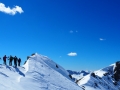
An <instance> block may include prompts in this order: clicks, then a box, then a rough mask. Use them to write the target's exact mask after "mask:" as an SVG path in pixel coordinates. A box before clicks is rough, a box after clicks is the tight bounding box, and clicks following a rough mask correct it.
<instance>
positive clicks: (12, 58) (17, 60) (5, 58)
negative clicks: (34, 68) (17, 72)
mask: <svg viewBox="0 0 120 90" xmlns="http://www.w3.org/2000/svg"><path fill="white" fill-rule="evenodd" d="M7 59H8V60H9V66H12V61H13V60H14V66H15V67H17V66H20V63H21V58H17V57H16V56H15V57H13V56H12V55H10V57H7V56H6V55H4V56H3V64H5V65H6V60H7ZM17 64H18V65H17Z"/></svg>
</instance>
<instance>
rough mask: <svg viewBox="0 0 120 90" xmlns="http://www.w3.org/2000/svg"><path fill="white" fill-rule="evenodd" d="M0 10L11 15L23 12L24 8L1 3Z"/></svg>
mask: <svg viewBox="0 0 120 90" xmlns="http://www.w3.org/2000/svg"><path fill="white" fill-rule="evenodd" d="M0 12H3V13H6V14H9V15H15V14H16V13H20V14H21V13H23V12H24V11H23V10H22V8H21V7H19V6H15V7H13V8H10V7H9V6H8V7H6V6H5V4H3V3H0Z"/></svg>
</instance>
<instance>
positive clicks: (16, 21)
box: [0, 0, 120, 70]
mask: <svg viewBox="0 0 120 90" xmlns="http://www.w3.org/2000/svg"><path fill="white" fill-rule="evenodd" d="M16 6H17V7H16ZM0 17H1V18H0V41H1V43H0V50H1V51H0V56H1V57H3V56H4V55H5V54H6V55H7V56H9V55H13V56H15V55H16V56H18V57H21V59H22V63H24V61H25V60H26V57H27V56H28V55H31V54H32V53H34V52H37V53H39V54H42V55H46V56H48V57H50V58H51V59H52V60H54V61H55V62H56V63H58V64H60V65H61V66H63V67H64V68H65V69H71V70H83V69H84V70H97V69H101V68H103V67H106V66H108V65H110V64H112V63H114V62H116V61H118V60H120V41H119V40H120V1H119V0H114V1H113V0H29V1H26V0H1V1H0ZM70 55H72V56H70ZM0 63H2V60H1V62H0Z"/></svg>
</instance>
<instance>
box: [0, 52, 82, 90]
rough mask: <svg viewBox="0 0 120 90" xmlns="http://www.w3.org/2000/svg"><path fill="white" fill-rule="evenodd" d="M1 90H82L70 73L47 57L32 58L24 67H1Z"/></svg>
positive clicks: (34, 56) (35, 56)
mask: <svg viewBox="0 0 120 90" xmlns="http://www.w3.org/2000/svg"><path fill="white" fill-rule="evenodd" d="M0 90H82V89H81V88H80V87H79V86H78V85H77V84H76V83H74V82H73V81H72V80H71V78H70V77H69V73H68V72H67V71H66V70H65V69H64V68H62V67H61V66H60V65H58V64H56V63H55V62H53V61H52V60H50V59H49V58H48V57H46V56H42V55H39V54H37V53H36V54H35V55H33V56H30V58H29V59H28V60H27V62H26V63H25V65H24V66H22V67H18V68H14V67H13V66H7V65H6V66H5V65H0Z"/></svg>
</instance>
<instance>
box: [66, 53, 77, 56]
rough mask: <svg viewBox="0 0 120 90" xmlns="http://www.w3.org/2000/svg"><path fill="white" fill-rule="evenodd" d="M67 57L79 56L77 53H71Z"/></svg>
mask: <svg viewBox="0 0 120 90" xmlns="http://www.w3.org/2000/svg"><path fill="white" fill-rule="evenodd" d="M67 55H68V56H77V53H76V52H71V53H68V54H67Z"/></svg>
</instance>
